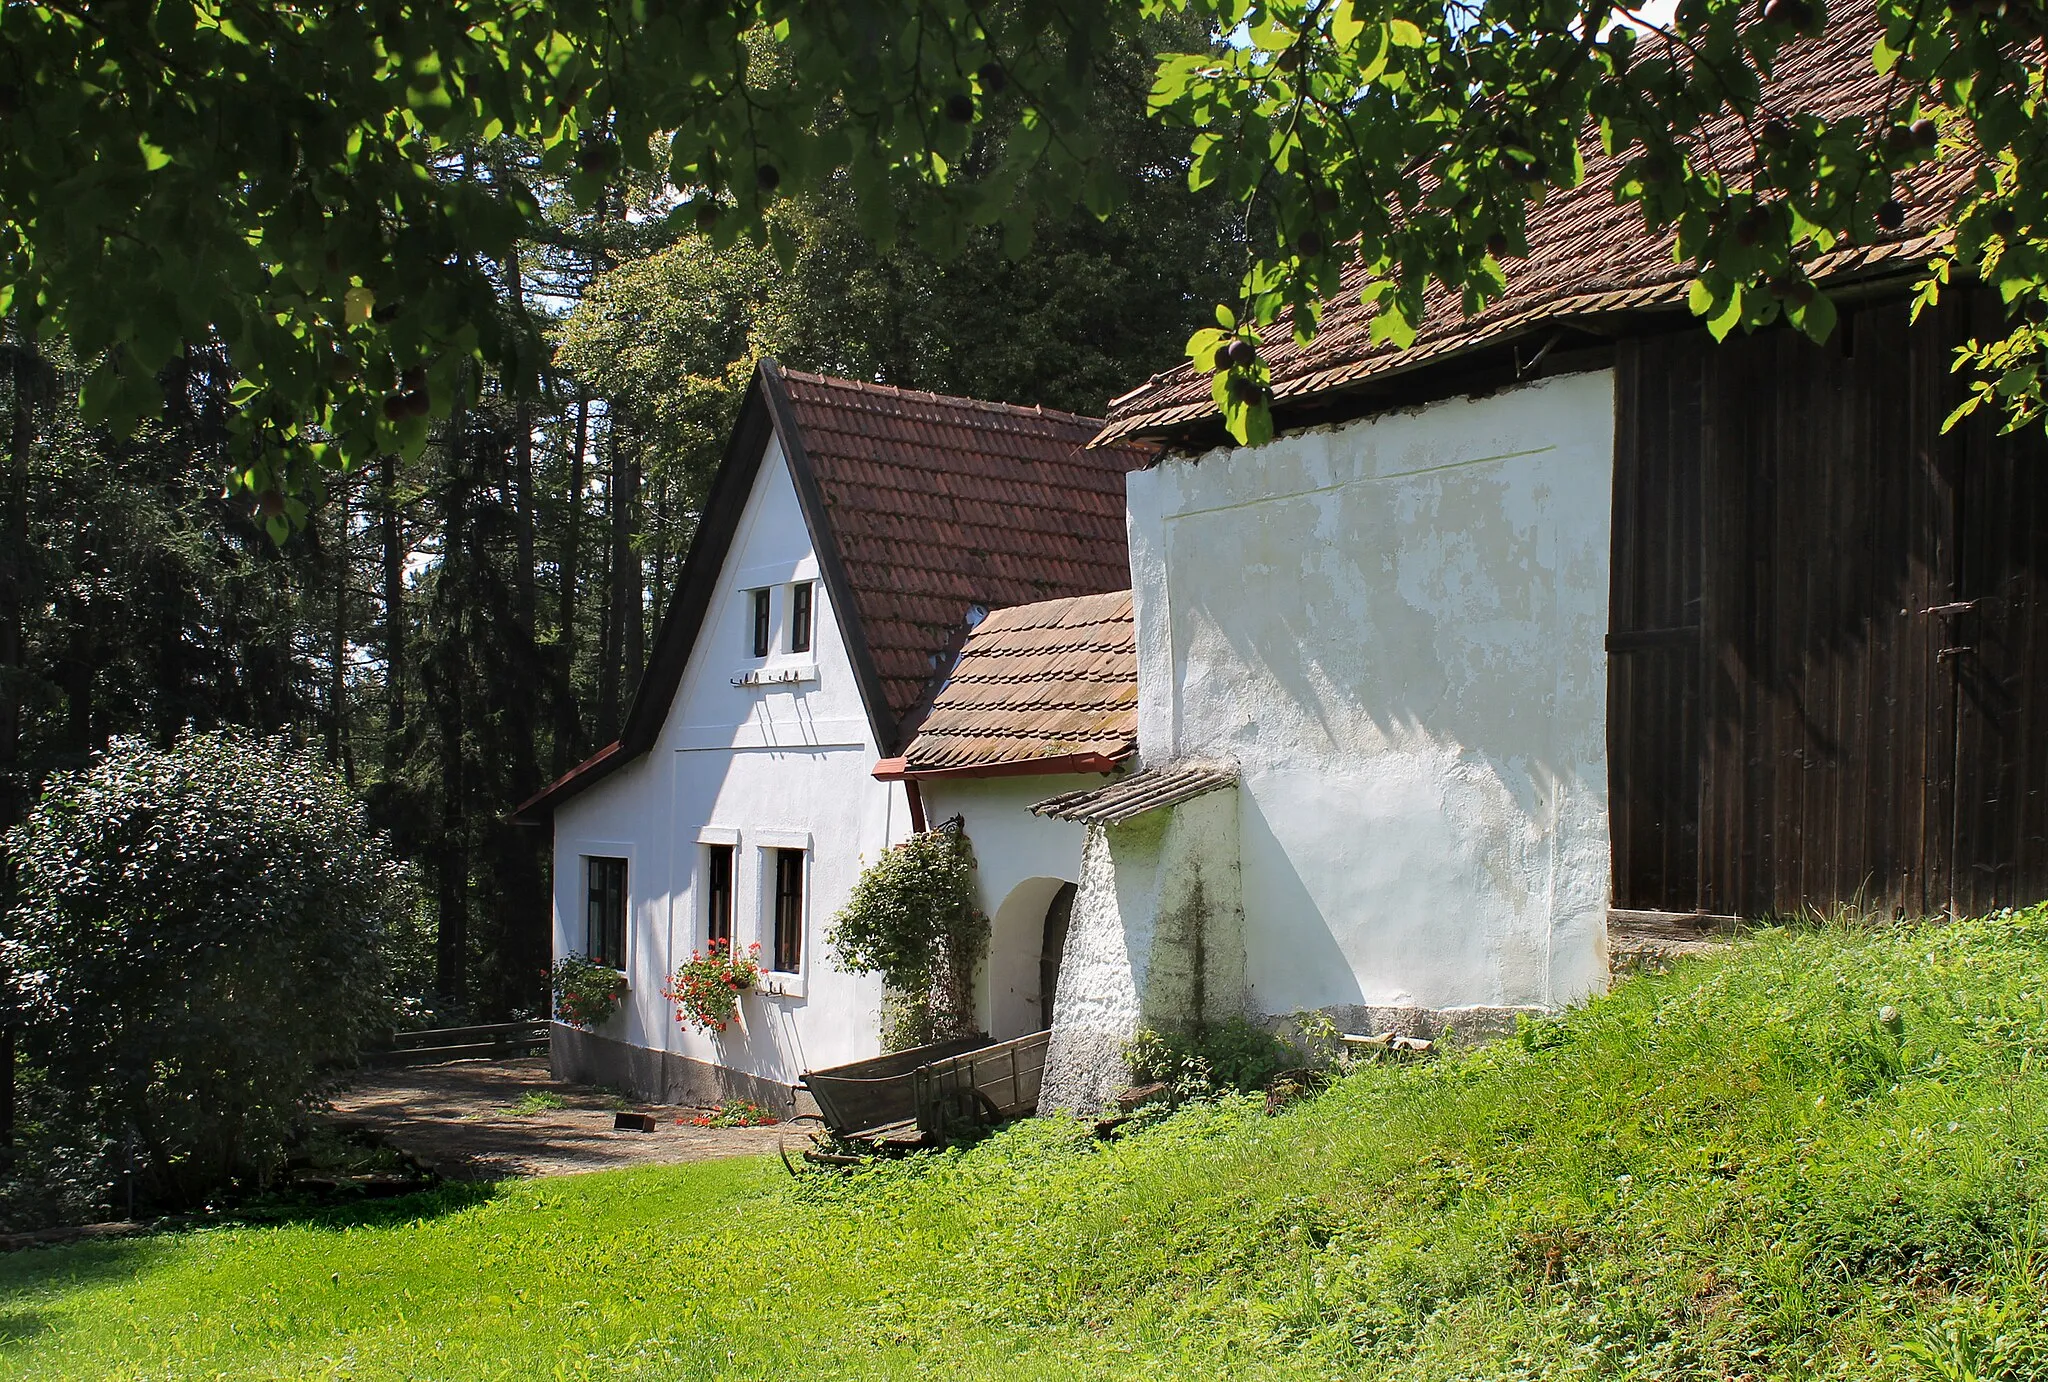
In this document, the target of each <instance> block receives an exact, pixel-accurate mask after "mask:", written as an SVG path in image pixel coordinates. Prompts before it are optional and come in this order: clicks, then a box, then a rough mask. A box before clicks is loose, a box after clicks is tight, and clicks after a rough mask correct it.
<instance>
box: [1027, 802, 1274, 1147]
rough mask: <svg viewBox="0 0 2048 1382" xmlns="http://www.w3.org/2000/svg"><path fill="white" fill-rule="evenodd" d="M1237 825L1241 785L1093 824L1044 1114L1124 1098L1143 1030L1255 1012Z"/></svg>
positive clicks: (1058, 1005) (1050, 1054)
mask: <svg viewBox="0 0 2048 1382" xmlns="http://www.w3.org/2000/svg"><path fill="white" fill-rule="evenodd" d="M1238 833H1239V832H1238V822H1237V797H1236V794H1235V793H1234V792H1230V791H1218V792H1210V793H1207V794H1205V795H1203V796H1199V797H1195V798H1193V799H1192V800H1189V801H1185V802H1182V803H1181V804H1180V805H1179V806H1175V807H1172V808H1168V809H1164V810H1159V811H1152V812H1148V813H1147V814H1145V815H1142V816H1139V817H1137V818H1136V819H1135V820H1132V821H1129V822H1126V823H1124V824H1122V825H1115V826H1110V827H1108V828H1107V829H1098V830H1092V831H1090V832H1089V836H1088V845H1087V848H1086V849H1085V851H1084V852H1083V855H1082V863H1081V886H1080V890H1079V892H1078V893H1077V894H1076V895H1075V898H1074V915H1073V920H1072V923H1071V925H1070V927H1069V929H1068V932H1067V952H1066V963H1065V966H1064V968H1063V969H1062V971H1061V973H1060V985H1059V994H1058V997H1057V1001H1056V1002H1055V1004H1054V1013H1053V1035H1052V1043H1051V1045H1050V1047H1049V1048H1048V1049H1047V1052H1046V1073H1045V1087H1044V1091H1043V1093H1042V1094H1041V1096H1040V1099H1039V1109H1040V1111H1041V1112H1051V1111H1053V1110H1055V1109H1071V1110H1078V1111H1081V1112H1092V1111H1093V1110H1094V1109H1096V1108H1098V1107H1100V1106H1101V1105H1102V1103H1103V1102H1104V1101H1105V1100H1107V1099H1109V1098H1110V1097H1112V1096H1113V1095H1115V1093H1116V1092H1117V1091H1118V1090H1119V1089H1120V1088H1122V1085H1123V1080H1124V1078H1125V1075H1126V1071H1125V1066H1124V1061H1123V1047H1124V1044H1125V1043H1126V1042H1127V1041H1129V1040H1130V1038H1131V1036H1132V1034H1133V1033H1134V1032H1136V1030H1137V1029H1138V1028H1139V1027H1140V1026H1149V1027H1155V1028H1158V1029H1161V1030H1167V1031H1172V1030H1180V1029H1184V1028H1185V1027H1187V1026H1188V1025H1189V1024H1191V1023H1197V1022H1216V1021H1221V1020H1223V1019H1225V1018H1228V1017H1231V1016H1235V1015H1237V1014H1239V1013H1241V1012H1243V1011H1244V1008H1245V1005H1246V991H1245V958H1246V951H1245V944H1244V927H1245V913H1244V910H1243V906H1242V898H1241V894H1240V891H1239V883H1240V874H1239V870H1238V861H1237V857H1236V856H1237V843H1238ZM1198 959H1199V961H1200V963H1199V965H1198V963H1197V961H1198Z"/></svg>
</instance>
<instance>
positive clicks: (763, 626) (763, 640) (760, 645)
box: [754, 589, 769, 657]
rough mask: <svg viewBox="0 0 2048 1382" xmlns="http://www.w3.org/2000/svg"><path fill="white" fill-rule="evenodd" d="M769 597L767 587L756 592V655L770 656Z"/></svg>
mask: <svg viewBox="0 0 2048 1382" xmlns="http://www.w3.org/2000/svg"><path fill="white" fill-rule="evenodd" d="M768 597H769V591H767V590H766V589H762V590H757V591H755V592H754V656H755V657H766V656H768V632H769V623H768Z"/></svg>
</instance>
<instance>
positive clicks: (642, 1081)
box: [548, 1022, 818, 1118]
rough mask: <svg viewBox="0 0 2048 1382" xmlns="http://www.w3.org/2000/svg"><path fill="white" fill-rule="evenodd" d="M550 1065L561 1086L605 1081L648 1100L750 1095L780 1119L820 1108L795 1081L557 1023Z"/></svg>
mask: <svg viewBox="0 0 2048 1382" xmlns="http://www.w3.org/2000/svg"><path fill="white" fill-rule="evenodd" d="M549 1036H550V1039H549V1042H548V1066H549V1069H550V1071H551V1072H552V1073H553V1075H554V1077H555V1078H556V1079H558V1080H560V1081H562V1082H563V1083H565V1084H586V1085H604V1086H607V1087H609V1088H612V1089H616V1090H618V1091H620V1092H621V1093H623V1094H629V1095H631V1096H632V1097H633V1098H635V1099H639V1100H642V1101H644V1102H646V1103H650V1104H689V1105H696V1106H706V1105H714V1104H720V1103H723V1102H725V1101H726V1100H727V1099H749V1100H752V1101H753V1102H754V1103H755V1104H758V1105H759V1106H760V1107H762V1108H763V1109H766V1110H767V1111H768V1112H770V1113H773V1114H776V1115H777V1116H779V1117H782V1118H793V1117H801V1116H804V1115H806V1114H809V1115H813V1116H815V1115H816V1114H817V1111H818V1106H817V1104H816V1102H815V1101H813V1100H812V1098H811V1096H810V1095H809V1094H806V1093H805V1092H804V1091H803V1090H801V1089H798V1088H797V1087H796V1086H794V1085H786V1084H783V1083H781V1082H780V1081H778V1080H767V1079H763V1078H761V1077H760V1076H758V1075H749V1074H746V1073H745V1072H744V1071H739V1070H730V1069H727V1068H726V1067H725V1066H722V1065H713V1064H711V1063H710V1062H708V1061H700V1060H692V1059H690V1058H689V1057H688V1056H681V1055H677V1054H676V1053H675V1052H673V1051H650V1050H648V1049H647V1048H646V1047H644V1046H631V1045H628V1044H627V1043H625V1042H623V1041H613V1040H612V1039H611V1038H610V1037H601V1036H597V1035H595V1034H593V1033H590V1032H586V1031H584V1030H583V1029H582V1028H580V1027H570V1026H565V1025H564V1024H562V1023H560V1022H557V1023H555V1024H553V1026H552V1028H551V1030H550V1034H549Z"/></svg>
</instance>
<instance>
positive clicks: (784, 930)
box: [772, 849, 804, 974]
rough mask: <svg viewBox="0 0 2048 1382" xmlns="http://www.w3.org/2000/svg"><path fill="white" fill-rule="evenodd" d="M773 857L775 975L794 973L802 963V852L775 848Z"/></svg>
mask: <svg viewBox="0 0 2048 1382" xmlns="http://www.w3.org/2000/svg"><path fill="white" fill-rule="evenodd" d="M773 853H774V855H775V951H774V955H773V957H772V960H773V963H774V966H775V972H776V973H778V974H796V973H800V972H801V971H802V969H803V963H804V852H803V851H802V850H800V849H778V850H775V851H773Z"/></svg>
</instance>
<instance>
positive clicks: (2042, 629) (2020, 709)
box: [1929, 304, 2048, 916]
mask: <svg viewBox="0 0 2048 1382" xmlns="http://www.w3.org/2000/svg"><path fill="white" fill-rule="evenodd" d="M1976 316H1977V318H1979V319H1977V320H1973V321H1971V322H1970V324H1969V325H1970V328H1971V329H1972V330H1974V331H1975V333H1976V334H1978V335H1979V336H1980V337H1981V336H1989V335H1995V334H1996V329H1997V322H1996V313H1995V309H1994V310H1993V311H1990V312H1987V311H1984V310H1983V305H1981V304H1980V308H1979V311H1978V312H1977V313H1976ZM1960 445H1961V456H1960V458H1959V469H1960V472H1961V483H1960V486H1959V488H1960V495H1959V499H1958V504H1957V508H1958V510H1959V512H1958V514H1957V520H1958V521H1957V525H1956V527H1957V532H1958V543H1957V546H1958V566H1959V568H1960V571H1959V579H1958V581H1957V588H1956V598H1955V599H1953V600H1951V601H1949V602H1948V603H1947V606H1946V607H1941V606H1936V607H1934V609H1933V612H1932V613H1930V615H1929V619H1930V622H1931V623H1933V624H1934V625H1935V626H1936V627H1937V628H1938V629H1939V630H1940V640H1939V641H1940V644H1941V646H1940V647H1939V648H1938V649H1937V650H1936V652H1935V656H1936V658H1937V660H1938V661H1939V663H1940V664H1941V666H1942V669H1943V672H1944V674H1945V677H1946V679H1947V680H1948V682H1949V685H1950V687H1951V688H1952V689H1951V695H1952V698H1953V700H1952V704H1953V707H1954V710H1953V713H1954V730H1953V756H1952V762H1953V765H1954V767H1953V779H1952V786H1953V798H1952V800H1953V813H1954V814H1953V820H1952V822H1951V832H1950V837H1949V845H1948V851H1947V852H1948V855H1949V859H1950V872H1949V879H1948V884H1949V886H1948V892H1949V899H1948V901H1949V906H1950V909H1951V910H1952V911H1953V912H1955V913H1957V914H1960V915H1966V916H1967V915H1981V914H1983V913H1985V912H1989V911H1992V910H1994V909H1996V908H1999V907H2010V906H2018V905H2024V904H2026V903H2029V902H2034V901H2038V900H2040V899H2041V898H2043V897H2048V798H2044V788H2048V723H2043V705H2042V695H2043V692H2044V689H2048V447H2044V446H2043V445H2042V441H2041V431H2040V428H2039V427H2028V428H2026V429H2025V430H2024V431H2023V432H2022V433H2020V434H2016V435H2012V436H2004V437H2000V436H1997V435H1996V432H1995V428H1993V427H1992V426H1990V425H1989V424H1986V425H1983V426H1973V427H1972V428H1971V429H1970V430H1969V431H1968V432H1967V433H1964V434H1963V435H1962V437H1961V440H1960Z"/></svg>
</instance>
